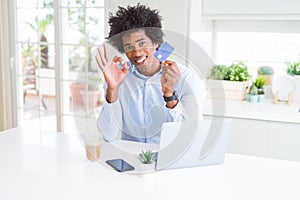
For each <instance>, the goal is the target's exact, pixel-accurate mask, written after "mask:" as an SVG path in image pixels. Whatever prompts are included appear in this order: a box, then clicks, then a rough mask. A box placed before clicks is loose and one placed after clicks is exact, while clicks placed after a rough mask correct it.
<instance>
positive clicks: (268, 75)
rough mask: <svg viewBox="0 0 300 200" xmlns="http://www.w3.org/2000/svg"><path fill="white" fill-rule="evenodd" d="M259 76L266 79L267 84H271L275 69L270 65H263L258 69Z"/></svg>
mask: <svg viewBox="0 0 300 200" xmlns="http://www.w3.org/2000/svg"><path fill="white" fill-rule="evenodd" d="M257 74H258V76H257V78H263V79H265V80H266V83H265V85H271V84H272V81H273V74H274V70H273V68H272V67H270V66H261V67H259V68H258V70H257Z"/></svg>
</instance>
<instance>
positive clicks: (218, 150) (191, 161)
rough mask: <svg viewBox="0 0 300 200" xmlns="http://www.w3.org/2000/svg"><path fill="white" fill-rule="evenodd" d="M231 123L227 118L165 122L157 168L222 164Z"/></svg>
mask: <svg viewBox="0 0 300 200" xmlns="http://www.w3.org/2000/svg"><path fill="white" fill-rule="evenodd" d="M231 123H232V119H229V118H216V119H209V120H197V121H188V122H168V123H164V124H163V126H162V131H161V138H160V147H159V152H158V155H157V162H156V170H166V169H177V168H186V167H196V166H207V165H217V164H222V163H223V162H224V158H225V153H226V150H227V146H228V141H229V135H230V129H231Z"/></svg>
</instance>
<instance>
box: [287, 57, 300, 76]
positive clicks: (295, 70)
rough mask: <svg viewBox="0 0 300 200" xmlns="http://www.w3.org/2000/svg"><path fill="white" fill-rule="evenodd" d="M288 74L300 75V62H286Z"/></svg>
mask: <svg viewBox="0 0 300 200" xmlns="http://www.w3.org/2000/svg"><path fill="white" fill-rule="evenodd" d="M286 66H287V70H286V73H287V74H289V75H292V76H295V75H296V76H299V75H300V60H299V61H298V62H286Z"/></svg>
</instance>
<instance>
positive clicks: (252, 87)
mask: <svg viewBox="0 0 300 200" xmlns="http://www.w3.org/2000/svg"><path fill="white" fill-rule="evenodd" d="M249 94H251V95H257V87H256V86H255V83H252V85H251V86H250V89H249Z"/></svg>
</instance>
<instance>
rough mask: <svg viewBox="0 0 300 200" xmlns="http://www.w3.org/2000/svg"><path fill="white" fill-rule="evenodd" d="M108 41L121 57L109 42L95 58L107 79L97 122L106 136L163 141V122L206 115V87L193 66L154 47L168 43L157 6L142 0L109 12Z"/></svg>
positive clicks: (148, 141) (139, 140)
mask: <svg viewBox="0 0 300 200" xmlns="http://www.w3.org/2000/svg"><path fill="white" fill-rule="evenodd" d="M109 25H110V32H109V36H108V42H109V43H110V44H111V45H112V46H113V47H115V48H116V49H117V50H118V51H119V52H120V53H125V54H126V57H127V58H128V60H129V62H125V61H124V60H123V59H122V58H121V57H114V58H113V59H112V60H111V59H110V58H109V55H108V47H107V44H104V45H103V47H102V48H98V55H97V56H96V61H97V63H98V65H99V68H100V69H101V71H102V72H103V75H104V78H105V82H106V87H105V91H106V101H105V102H104V105H103V108H102V110H101V112H100V115H99V118H98V121H97V125H98V129H99V130H100V132H102V133H103V135H104V139H106V140H108V141H112V140H115V139H116V138H118V136H119V135H120V134H121V137H122V139H124V140H131V141H137V142H145V143H156V144H158V143H159V140H160V132H161V127H162V124H163V123H164V122H176V121H184V120H189V119H199V118H202V113H201V109H200V108H201V104H202V103H201V99H202V98H203V96H204V87H203V86H202V85H201V81H200V80H199V78H198V77H197V76H196V75H195V74H194V73H192V72H191V69H188V68H186V67H183V66H180V65H178V64H177V63H176V62H174V61H171V60H165V61H163V62H160V61H159V60H158V59H157V58H155V57H154V53H155V52H156V50H157V49H158V48H159V46H160V45H161V44H162V43H163V35H164V34H163V32H162V29H161V28H162V25H161V16H160V15H159V12H158V11H157V10H151V9H150V8H149V7H146V6H144V5H140V4H137V5H136V6H128V7H127V8H124V7H119V10H118V11H117V12H116V14H115V15H110V17H109Z"/></svg>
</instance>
